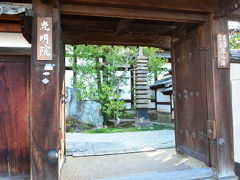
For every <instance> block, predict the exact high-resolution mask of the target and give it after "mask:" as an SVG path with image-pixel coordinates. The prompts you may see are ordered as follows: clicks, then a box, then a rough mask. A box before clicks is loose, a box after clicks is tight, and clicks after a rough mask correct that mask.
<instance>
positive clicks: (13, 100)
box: [0, 56, 30, 179]
mask: <svg viewBox="0 0 240 180" xmlns="http://www.w3.org/2000/svg"><path fill="white" fill-rule="evenodd" d="M26 59H28V57H6V56H0V176H18V175H25V174H29V173H30V147H29V121H28V116H29V114H28V113H29V110H28V95H29V94H28V90H29V88H28V75H29V74H28V66H27V61H26ZM4 61H5V62H4ZM0 179H1V177H0Z"/></svg>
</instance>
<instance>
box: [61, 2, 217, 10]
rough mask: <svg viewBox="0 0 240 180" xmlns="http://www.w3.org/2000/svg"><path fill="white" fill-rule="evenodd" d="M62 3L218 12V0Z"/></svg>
mask: <svg viewBox="0 0 240 180" xmlns="http://www.w3.org/2000/svg"><path fill="white" fill-rule="evenodd" d="M62 2H63V3H75V4H88V5H99V6H108V7H111V6H112V7H127V8H141V9H167V10H181V11H186V10H187V11H197V12H216V10H217V0H168V1H166V0H121V1H119V0H108V1H106V0H62Z"/></svg>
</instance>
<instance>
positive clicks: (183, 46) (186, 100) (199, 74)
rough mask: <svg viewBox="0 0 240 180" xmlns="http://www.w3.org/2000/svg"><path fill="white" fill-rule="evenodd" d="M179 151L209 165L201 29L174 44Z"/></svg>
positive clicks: (177, 142)
mask: <svg viewBox="0 0 240 180" xmlns="http://www.w3.org/2000/svg"><path fill="white" fill-rule="evenodd" d="M173 52H174V62H173V63H174V65H173V67H174V86H175V87H174V88H175V111H176V116H175V117H176V118H175V119H176V144H177V150H178V151H180V152H183V153H186V154H189V155H191V156H193V157H195V158H197V159H199V160H201V161H203V162H205V163H207V164H209V147H208V139H207V136H206V134H207V128H206V123H207V106H206V86H205V81H206V78H205V71H204V68H205V64H204V62H203V58H204V54H203V50H202V49H201V46H200V38H199V29H196V30H194V31H193V32H191V33H189V34H188V35H187V36H186V37H185V38H183V39H181V40H180V41H179V42H177V43H176V44H175V45H174V48H173Z"/></svg>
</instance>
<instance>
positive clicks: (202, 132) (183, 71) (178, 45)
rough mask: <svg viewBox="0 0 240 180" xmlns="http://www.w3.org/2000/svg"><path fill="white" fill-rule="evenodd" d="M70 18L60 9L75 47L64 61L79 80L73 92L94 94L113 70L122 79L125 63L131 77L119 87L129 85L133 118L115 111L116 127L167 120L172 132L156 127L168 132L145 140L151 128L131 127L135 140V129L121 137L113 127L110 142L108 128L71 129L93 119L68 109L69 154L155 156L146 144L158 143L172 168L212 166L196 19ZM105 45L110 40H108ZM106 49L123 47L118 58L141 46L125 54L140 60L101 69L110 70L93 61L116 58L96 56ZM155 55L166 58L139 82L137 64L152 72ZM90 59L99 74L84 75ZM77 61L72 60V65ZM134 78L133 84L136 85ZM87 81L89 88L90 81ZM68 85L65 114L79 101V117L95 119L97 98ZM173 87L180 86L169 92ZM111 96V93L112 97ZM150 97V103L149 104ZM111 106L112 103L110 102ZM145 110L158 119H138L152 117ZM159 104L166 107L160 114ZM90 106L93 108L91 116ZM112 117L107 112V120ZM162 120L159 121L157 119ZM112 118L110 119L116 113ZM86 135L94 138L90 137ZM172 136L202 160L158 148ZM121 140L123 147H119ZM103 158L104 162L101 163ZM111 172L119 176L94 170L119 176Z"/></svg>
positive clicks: (169, 144) (68, 38)
mask: <svg viewBox="0 0 240 180" xmlns="http://www.w3.org/2000/svg"><path fill="white" fill-rule="evenodd" d="M69 18H72V16H63V19H62V25H63V31H64V33H65V38H66V41H67V42H66V43H69V44H72V46H67V54H66V56H67V57H68V58H70V59H71V61H72V64H71V63H69V62H67V68H66V75H67V77H66V79H69V77H68V76H72V77H73V81H72V82H73V84H74V87H75V88H79V89H78V90H76V89H75V90H73V91H75V94H77V95H78V99H81V98H82V96H84V95H86V91H88V92H90V93H88V95H89V94H90V95H91V96H93V95H94V91H93V89H95V90H96V89H98V88H99V84H101V83H103V82H104V81H106V83H109V84H111V82H110V80H111V75H113V76H114V78H115V79H114V80H113V81H114V82H116V81H117V80H119V78H120V76H121V75H119V76H118V75H117V74H123V73H119V72H117V71H119V70H120V69H122V71H123V72H124V73H125V71H126V73H125V74H126V75H127V74H128V78H126V79H129V80H128V82H127V81H126V82H125V85H124V83H123V84H119V85H118V86H119V87H121V88H122V89H123V92H124V90H128V97H129V99H127V100H126V99H125V105H126V104H129V106H130V109H128V110H126V111H127V112H128V113H127V116H128V117H129V116H133V117H134V120H133V121H131V120H128V122H123V118H121V117H120V118H119V116H118V117H117V116H112V117H111V118H112V119H113V120H112V124H113V126H117V125H122V124H128V125H129V124H131V125H133V124H134V125H135V126H137V128H136V129H141V128H142V126H148V127H144V128H149V129H150V130H151V128H154V126H155V127H156V126H164V127H169V129H168V130H167V131H169V132H168V133H170V134H169V135H167V134H166V131H165V132H164V130H163V131H159V132H161V133H162V132H164V133H165V134H164V133H162V134H161V133H160V134H157V133H156V134H157V135H156V136H152V137H150V138H149V139H147V138H146V137H147V134H142V136H141V134H136V135H135V136H134V135H133V133H131V135H133V137H132V141H131V136H130V135H129V134H124V133H119V136H116V135H117V134H116V133H113V134H112V139H114V141H115V142H113V141H112V139H111V137H110V134H111V133H106V134H84V135H83V134H82V133H81V132H80V133H74V132H76V131H82V130H83V129H84V128H83V127H87V128H89V127H88V125H89V124H77V126H76V121H78V120H76V119H75V118H73V115H69V116H68V119H69V120H67V121H69V122H70V123H68V122H67V125H69V127H67V130H68V131H69V132H72V133H69V134H67V138H66V140H67V142H66V144H67V155H69V156H74V157H78V158H79V159H82V160H83V159H84V158H82V157H85V158H86V156H87V157H88V158H90V159H91V157H95V158H96V156H98V157H100V159H98V160H99V161H106V162H107V161H108V160H107V159H101V157H105V156H106V155H108V157H112V158H113V157H115V156H111V155H113V154H114V155H116V154H118V155H119V156H124V155H123V154H129V153H141V152H145V154H144V155H142V154H141V156H144V157H145V156H150V157H151V156H153V157H155V155H153V154H154V152H149V151H156V150H157V151H156V152H155V153H157V154H158V153H159V154H162V155H163V156H159V157H158V158H156V159H159V160H162V162H165V161H171V160H172V162H171V163H172V164H171V165H172V166H171V167H172V168H173V167H174V168H173V169H172V170H179V169H178V167H180V169H181V167H182V169H184V170H185V169H192V168H202V167H207V166H205V165H204V163H206V164H207V165H209V154H208V153H209V147H208V146H209V144H208V140H207V137H206V130H207V127H206V123H207V122H206V120H207V118H206V116H207V114H206V111H207V110H206V108H207V107H206V108H205V109H204V108H203V110H202V111H201V112H200V109H199V107H202V106H203V104H204V103H206V102H205V101H206V89H204V83H205V78H204V76H205V74H204V72H205V67H204V66H205V64H204V57H202V56H201V55H200V46H201V44H200V43H201V42H200V41H199V40H198V38H199V36H200V34H199V33H200V30H199V27H198V24H195V23H178V22H161V21H149V20H129V19H119V18H106V17H90V16H78V17H76V16H75V17H74V20H73V21H74V22H78V23H75V24H74V26H72V25H71V24H72V22H70V21H69V20H68V19H69ZM79 30H80V31H81V33H80V34H79V35H76V37H75V36H73V34H74V31H78V33H79ZM77 44H83V45H77ZM92 44H94V45H92ZM98 45H105V46H99V47H98ZM107 45H110V46H107ZM115 45H122V46H123V47H121V48H122V49H121V48H120V46H115ZM111 46H112V47H111ZM129 46H131V47H129ZM132 46H137V47H143V46H145V47H146V51H147V50H148V51H151V50H152V49H154V48H153V47H155V48H156V49H154V55H152V56H150V57H146V55H145V54H144V48H136V47H132ZM148 47H152V48H148ZM104 48H105V49H104ZM108 48H110V49H114V48H120V49H118V50H117V51H116V52H118V54H116V55H115V56H116V58H119V57H118V55H119V52H127V51H128V50H129V49H130V50H132V51H133V48H135V49H136V50H137V53H136V54H137V55H135V56H131V55H129V54H128V53H126V54H128V56H125V60H126V59H127V58H129V57H131V60H132V59H133V60H135V63H136V65H134V64H131V63H129V64H128V65H127V66H126V65H125V64H126V62H125V64H124V65H123V64H122V65H119V64H117V63H116V64H114V60H113V61H112V62H113V64H114V65H115V67H114V68H112V69H111V68H110V69H111V70H112V71H111V72H110V73H109V72H108V74H107V75H106V74H104V72H106V69H104V68H102V67H98V66H97V65H96V64H97V63H100V64H101V65H100V66H105V67H109V65H113V64H111V63H109V62H107V61H108V60H107V59H106V58H105V57H104V56H101V55H99V52H104V50H106V49H108ZM141 49H142V52H140V53H139V51H140V50H141ZM106 51H108V52H109V51H110V50H109V49H108V50H106ZM110 52H111V51H110ZM92 54H94V55H95V57H94V58H92V57H90V56H91V55H92ZM153 56H154V60H155V61H154V62H153V63H156V62H157V61H158V59H161V58H163V56H164V58H165V59H166V60H167V61H166V63H163V64H161V65H159V64H157V63H156V64H153V65H152V67H155V69H157V75H156V74H154V73H152V79H150V80H148V81H146V82H145V81H141V82H138V81H136V79H138V75H139V74H140V75H146V74H145V72H141V73H137V72H136V71H138V70H139V71H148V70H149V68H150V67H149V66H150V63H149V62H148V61H149V60H150V59H151V58H153ZM84 57H87V58H85V59H84ZM109 57H110V56H109ZM133 57H134V58H133ZM68 58H67V61H69V59H68ZM90 58H92V59H93V61H94V62H95V64H93V65H91V63H90V66H92V67H94V68H95V71H94V70H92V69H91V70H90V71H91V73H92V72H95V74H94V73H93V74H86V70H89V67H88V65H89V64H88V63H87V61H88V60H89V59H90ZM111 58H113V59H114V55H113V54H111ZM173 60H174V61H173ZM96 62H97V63H96ZM128 62H130V59H129V60H128ZM137 62H140V64H144V62H146V64H145V65H140V66H138V64H137ZM147 62H148V63H147ZM167 62H168V63H169V64H170V65H172V66H173V68H174V69H173V71H172V69H171V67H170V68H169V69H168V70H166V69H167ZM74 63H75V65H73V64H74ZM108 63H109V64H108ZM69 64H71V65H73V66H72V67H70V66H68V65H69ZM164 65H165V66H164ZM96 67H97V68H99V69H97V71H96ZM112 67H113V66H112ZM139 67H140V68H139ZM193 67H199V68H198V70H197V71H195V70H193ZM101 68H102V69H101ZM160 69H161V70H162V72H163V73H162V74H161V73H160V72H161V70H160ZM79 71H82V72H79ZM158 74H161V76H159V75H158ZM171 76H173V77H174V81H172V77H171ZM74 77H75V78H74ZM140 78H145V77H143V76H141V77H140ZM146 78H147V75H146ZM79 79H80V81H79ZM74 81H75V82H74ZM195 81H198V82H200V83H199V86H200V87H198V86H196V84H195ZM92 82H95V87H94V86H91V83H92ZM188 82H189V83H188ZM131 83H134V85H133V84H131ZM86 85H87V86H91V87H87V86H86ZM129 86H130V87H129ZM96 87H97V88H96ZM150 87H151V88H150ZM121 88H119V89H118V90H120V89H121ZM138 88H140V89H138ZM198 88H199V89H198ZM201 88H202V89H201ZM83 89H84V90H83ZM174 89H175V90H174ZM129 90H130V91H129ZM138 90H140V91H146V90H147V91H148V93H149V92H150V91H152V95H153V96H152V99H151V96H150V95H149V97H148V98H146V97H143V95H146V94H141V93H140V94H137V93H134V92H135V91H138ZM176 90H177V92H178V93H177V94H176ZM67 91H68V92H69V95H68V99H69V102H70V103H69V104H67V106H69V107H67V111H66V113H67V114H70V113H69V112H70V111H74V108H76V110H77V111H80V112H79V113H76V112H75V114H78V115H79V116H78V117H80V116H81V118H84V116H86V115H87V119H88V120H89V119H91V120H92V119H93V118H92V117H93V116H95V118H96V115H97V113H96V112H98V111H97V110H96V106H97V105H95V107H93V105H94V103H93V102H92V101H90V103H88V102H87V101H89V100H90V99H88V98H86V99H81V100H85V101H82V102H81V103H80V105H79V104H78V101H77V100H76V99H77V97H76V96H75V97H74V92H72V90H71V88H70V89H69V88H68V90H67ZM76 91H77V92H76ZM173 91H175V92H174V93H172V92H173ZM84 93H85V94H84ZM107 94H111V93H109V92H107ZM149 94H150V93H149ZM79 95H80V96H81V97H80V98H79ZM115 95H116V94H115ZM119 95H120V98H119V99H121V100H124V98H123V97H121V96H123V94H121V93H119ZM137 97H140V98H139V99H137ZM74 98H75V100H74ZM110 99H111V98H110ZM112 99H114V98H113V97H112ZM176 99H177V100H176ZM86 100H87V101H86ZM146 101H148V102H147V103H146ZM173 101H174V102H175V104H174V103H173ZM109 102H110V101H108V103H109ZM118 102H120V101H118ZM176 103H177V104H176ZM70 104H71V105H70ZM110 104H111V103H110ZM146 104H147V106H146ZM102 105H104V104H102ZM112 105H113V106H114V103H113V102H112ZM87 106H88V107H87ZM116 106H117V105H116V104H115V107H116ZM73 107H74V108H73ZM100 107H101V106H100ZM125 107H126V106H125ZM175 107H176V110H175ZM92 109H95V110H94V111H92ZM146 109H147V112H148V113H149V112H151V111H155V112H156V113H155V117H153V119H154V120H153V121H146V122H144V120H140V121H139V122H138V119H140V118H143V119H145V120H146V119H147V120H149V119H150V118H149V117H150V116H149V115H148V116H147V118H146V114H145V113H146ZM166 109H168V110H169V111H168V112H164V111H167V110H166ZM130 110H131V111H130ZM84 111H88V112H84ZM158 111H162V112H160V113H159V112H158ZM89 112H90V113H91V114H92V115H89ZM131 114H132V115H131ZM149 114H150V113H149ZM174 115H177V116H178V119H179V121H178V122H176V121H174V117H175V116H174ZM199 115H201V116H199ZM139 116H140V118H139ZM153 116H154V115H153ZM75 117H76V116H75ZM164 117H165V118H164ZM196 117H198V118H196ZM111 118H109V120H110V119H111ZM96 119H97V118H96ZM103 119H104V118H103ZM166 119H167V120H166ZM121 120H122V122H121ZM159 120H160V122H158V121H159ZM164 120H165V121H167V123H168V124H167V125H166V122H165V123H164V122H161V121H164ZM109 122H111V120H110V121H109ZM131 122H133V123H131ZM197 122H198V124H197ZM71 123H72V124H71ZM81 123H82V122H81ZM150 124H151V125H150ZM102 125H105V128H102V127H100V129H97V126H96V129H95V130H85V131H83V132H88V133H89V132H92V133H98V132H104V131H105V132H107V131H108V130H107V129H108V128H107V126H108V124H106V123H103V124H102ZM171 125H172V126H171ZM171 127H174V129H175V130H176V132H174V130H171ZM98 128H99V127H98ZM89 129H91V128H89ZM124 129H127V128H124ZM118 130H119V129H117V128H116V129H113V130H112V132H114V131H118ZM153 130H154V129H153ZM110 132H111V130H110ZM148 132H156V131H148ZM159 132H158V133H159ZM145 133H146V132H145ZM88 135H89V136H90V137H91V138H89V136H88ZM175 135H176V143H177V147H176V149H177V151H178V152H182V153H185V154H188V155H191V156H193V157H195V158H196V159H198V160H200V161H203V162H204V163H201V162H200V161H197V160H195V159H191V158H190V157H186V156H182V157H178V155H175V150H174V149H169V150H167V151H166V150H158V149H161V148H175ZM168 137H169V138H168ZM84 138H85V139H84ZM138 138H140V139H141V141H142V142H139V143H137V141H138ZM144 138H145V141H144ZM124 139H125V140H126V142H128V141H130V142H128V144H127V146H128V147H129V149H126V147H125V145H126V144H124V143H123V141H121V140H124ZM114 143H115V144H114ZM148 143H149V144H148ZM151 143H152V144H151ZM161 143H162V144H161ZM139 144H142V145H143V146H140V147H139V148H138V149H136V147H134V145H136V146H137V145H139ZM151 145H152V146H151ZM111 146H112V149H111ZM119 147H121V148H120V149H119ZM109 148H110V150H109ZM108 150H109V151H108ZM165 151H166V152H165ZM146 152H149V154H147V153H146ZM168 153H169V154H168ZM109 155H110V156H109ZM132 155H133V154H132ZM133 156H134V155H133ZM164 156H167V157H168V158H169V159H167V160H166V158H165V160H164ZM70 158H72V157H70ZM70 158H69V159H70ZM119 158H121V157H119ZM125 158H126V157H125ZM132 158H134V157H132ZM162 158H163V159H162ZM178 158H179V159H178ZM90 159H88V161H91V160H90ZM126 159H127V160H128V162H127V163H130V162H129V160H130V159H129V158H126ZM140 159H141V158H140V157H139V160H140ZM156 159H155V160H156ZM174 159H175V160H176V159H177V160H176V161H175V163H173V162H174ZM71 160H72V161H71ZM74 160H75V162H77V158H75V159H74V158H73V159H70V162H71V163H73V164H74ZM85 160H86V159H85ZM111 160H113V159H111ZM111 160H110V161H111ZM145 160H146V159H145ZM80 162H84V161H81V160H79V162H78V163H80ZM134 163H139V165H140V164H142V163H141V162H140V161H136V162H134ZM188 163H189V164H191V163H192V164H194V165H193V166H191V165H189V166H188V165H186V164H188ZM89 164H90V163H89ZM101 165H102V166H103V167H104V163H103V164H101ZM195 165H196V166H195ZM70 167H71V165H70ZM175 168H176V169H175ZM66 169H68V167H67V164H66ZM115 169H116V167H115ZM140 169H141V168H140ZM170 169H171V168H170ZM155 170H156V169H155ZM130 171H131V170H130ZM170 171H171V170H170ZM63 172H64V171H63ZM132 173H134V171H132ZM135 173H141V172H138V171H135ZM211 173H212V171H211V170H210V174H211ZM94 174H95V175H96V174H98V173H97V172H96V173H94ZM103 174H104V173H103ZM130 174H131V173H130ZM130 174H129V173H127V174H122V175H123V176H124V175H130ZM114 175H115V176H116V175H119V174H114V173H113V174H111V173H110V174H104V175H103V176H100V175H99V176H97V175H96V176H94V178H105V177H108V176H114ZM208 175H209V174H208ZM211 175H212V174H211ZM63 177H64V175H63ZM65 178H67V177H65ZM81 178H84V177H81ZM87 178H91V177H90V176H87Z"/></svg>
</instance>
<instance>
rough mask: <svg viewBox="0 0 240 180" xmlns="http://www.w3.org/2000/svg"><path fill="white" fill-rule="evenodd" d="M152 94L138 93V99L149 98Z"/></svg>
mask: <svg viewBox="0 0 240 180" xmlns="http://www.w3.org/2000/svg"><path fill="white" fill-rule="evenodd" d="M149 98H150V94H144V95H136V99H149Z"/></svg>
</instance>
